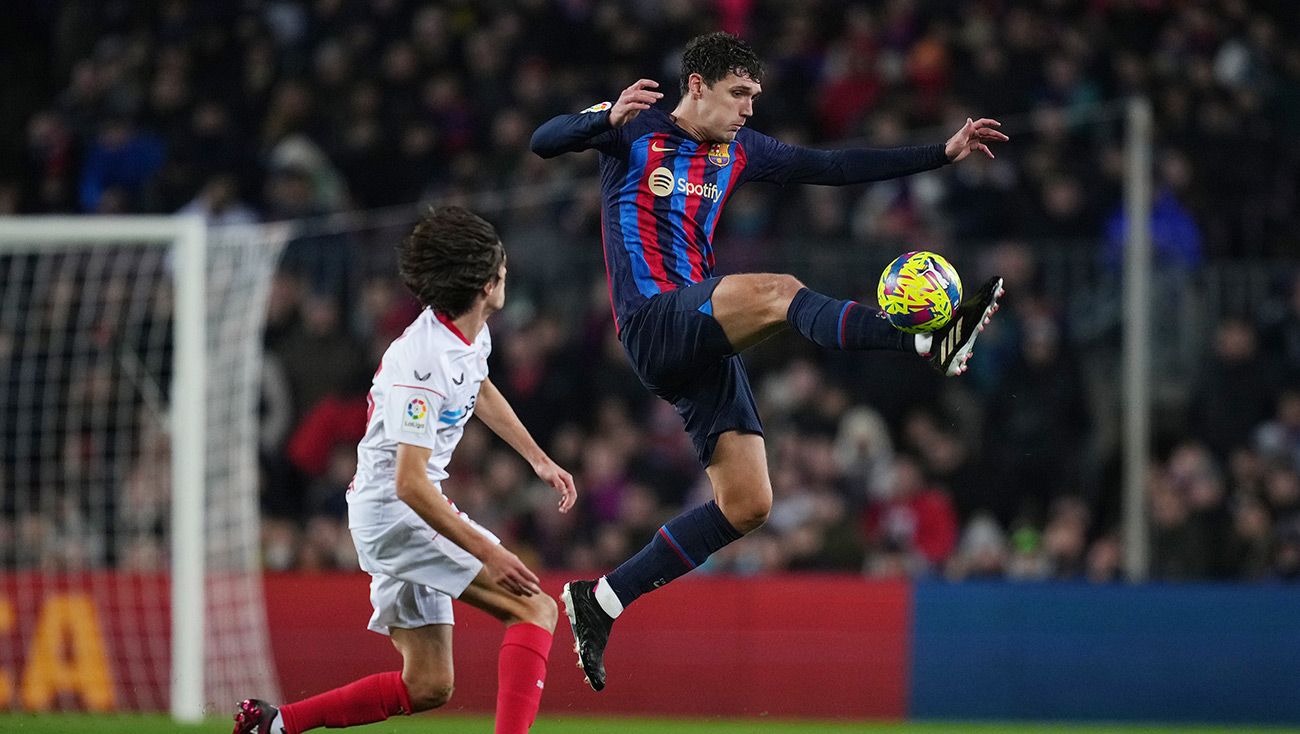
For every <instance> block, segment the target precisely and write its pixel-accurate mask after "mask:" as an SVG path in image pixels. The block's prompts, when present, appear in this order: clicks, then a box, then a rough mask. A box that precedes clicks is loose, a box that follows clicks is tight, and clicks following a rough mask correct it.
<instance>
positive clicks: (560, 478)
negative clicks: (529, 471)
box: [533, 457, 578, 512]
mask: <svg viewBox="0 0 1300 734" xmlns="http://www.w3.org/2000/svg"><path fill="white" fill-rule="evenodd" d="M533 471H534V472H536V473H537V478H538V479H541V480H542V481H543V482H546V483H547V484H549V485H551V488H552V489H554V490H555V491H556V492H559V493H560V512H568V511H569V508H571V507H573V503H574V502H576V501H577V500H578V488H577V487H575V486H574V485H573V475H572V474H570V473H569V472H567V471H565V470H564V469H561V468H560V465H559V464H556V463H555V462H554V461H551V459H550V457H547V458H545V459H543V460H542V461H539V462H537V464H535V465H534V466H533Z"/></svg>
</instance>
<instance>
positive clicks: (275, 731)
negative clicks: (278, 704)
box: [271, 711, 284, 734]
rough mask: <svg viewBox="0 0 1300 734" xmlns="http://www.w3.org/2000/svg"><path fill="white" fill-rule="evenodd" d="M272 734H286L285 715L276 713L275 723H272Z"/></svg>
mask: <svg viewBox="0 0 1300 734" xmlns="http://www.w3.org/2000/svg"><path fill="white" fill-rule="evenodd" d="M271 732H272V734H284V714H282V713H280V712H279V711H276V712H275V721H272V722H271Z"/></svg>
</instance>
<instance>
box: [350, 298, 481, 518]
mask: <svg viewBox="0 0 1300 734" xmlns="http://www.w3.org/2000/svg"><path fill="white" fill-rule="evenodd" d="M491 352H492V337H491V335H490V334H488V328H487V325H486V324H485V325H484V326H483V329H482V330H481V331H479V333H478V337H477V338H475V339H474V341H473V342H470V341H469V340H468V339H466V338H465V336H464V334H462V333H461V332H460V330H459V329H457V328H456V325H455V324H454V323H452V321H451V320H450V319H448V318H445V317H443V316H441V315H439V314H435V313H434V312H433V310H432V309H428V308H426V309H425V310H424V311H422V312H421V313H420V316H419V317H418V318H416V319H415V321H413V322H411V325H410V326H408V327H406V331H405V332H404V333H403V334H402V335H401V336H400V337H398V338H397V339H396V340H395V341H394V342H393V343H392V344H390V345H388V349H387V350H386V351H385V352H384V358H383V359H382V360H381V361H380V363H379V370H378V371H377V372H375V379H374V382H373V383H372V384H371V387H370V395H369V396H368V397H367V400H368V402H369V411H368V416H369V417H368V418H367V421H366V435H365V437H364V438H363V439H361V443H360V444H358V445H357V475H356V477H355V478H354V479H353V481H352V487H351V488H349V489H348V527H352V528H357V527H367V526H371V525H386V524H389V523H391V522H394V521H395V520H397V519H398V518H400V517H402V516H403V515H405V514H406V513H408V512H411V509H410V507H409V506H408V505H407V504H406V503H405V502H402V501H401V500H400V499H398V498H397V444H399V443H406V444H412V445H414V446H422V447H424V448H427V449H431V450H432V451H433V453H432V455H430V456H429V465H428V475H429V479H430V480H431V481H432V482H433V483H434V484H435V485H437V486H438V488H439V490H440V491H441V488H442V487H441V484H440V482H442V480H444V479H446V478H447V462H449V461H450V460H451V452H452V451H454V450H455V448H456V444H457V443H459V442H460V437H461V435H463V434H464V432H465V423H466V422H468V421H469V419H470V416H472V415H473V414H474V404H475V402H477V400H478V391H479V386H480V385H481V384H483V380H485V379H487V374H488V366H487V358H488V355H489V354H490V353H491Z"/></svg>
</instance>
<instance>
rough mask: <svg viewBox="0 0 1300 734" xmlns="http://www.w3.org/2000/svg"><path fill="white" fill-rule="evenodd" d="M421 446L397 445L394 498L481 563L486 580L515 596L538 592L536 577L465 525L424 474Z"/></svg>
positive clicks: (426, 462) (426, 453) (425, 455)
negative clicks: (395, 492)
mask: <svg viewBox="0 0 1300 734" xmlns="http://www.w3.org/2000/svg"><path fill="white" fill-rule="evenodd" d="M432 453H433V452H432V451H430V450H429V449H426V448H424V447H423V446H414V445H412V444H409V443H399V444H397V498H398V499H400V500H401V501H403V502H405V503H406V504H408V505H410V506H411V509H412V510H415V514H417V515H419V516H420V519H422V520H424V521H425V522H426V523H428V524H429V527H431V528H433V529H434V531H435V532H437V533H438V534H440V535H442V536H443V537H445V538H447V539H448V540H450V541H451V542H453V543H455V544H456V545H458V546H460V547H461V548H464V549H465V550H466V551H468V552H469V553H470V554H471V555H473V556H474V557H475V558H477V559H479V560H480V561H482V562H483V569H484V570H485V571H487V574H488V578H489V579H491V580H492V581H494V582H496V583H497V584H498V585H500V586H501V588H503V589H505V590H506V591H509V592H510V593H512V594H517V595H519V596H532V595H533V594H540V593H542V589H541V587H540V586H538V585H537V584H538V582H537V575H536V574H534V573H533V572H532V571H530V570H528V567H527V566H525V565H524V562H523V561H521V560H519V557H518V556H516V555H515V554H514V553H511V552H510V551H508V550H506V549H505V548H504V547H503V546H501V545H498V544H496V543H494V542H492V541H491V540H489V539H488V538H487V536H485V535H483V534H481V533H479V532H478V531H477V530H475V529H474V528H473V527H471V526H470V524H469V523H467V522H465V520H464V519H462V518H461V516H460V515H458V514H457V513H456V511H455V510H453V509H452V508H451V505H450V504H449V503H448V502H447V499H446V498H445V497H443V495H442V493H441V492H439V491H438V488H437V487H435V486H434V484H433V482H431V481H429V475H428V474H427V473H426V471H427V467H428V465H429V455H430V454H432Z"/></svg>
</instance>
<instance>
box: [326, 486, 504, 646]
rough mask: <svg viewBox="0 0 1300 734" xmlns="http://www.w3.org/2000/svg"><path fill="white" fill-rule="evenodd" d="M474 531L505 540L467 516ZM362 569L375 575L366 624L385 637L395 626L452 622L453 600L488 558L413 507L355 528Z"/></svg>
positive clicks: (411, 627)
mask: <svg viewBox="0 0 1300 734" xmlns="http://www.w3.org/2000/svg"><path fill="white" fill-rule="evenodd" d="M461 517H462V518H464V519H465V521H466V522H468V523H469V524H470V525H471V526H472V527H473V528H474V529H475V530H477V531H478V532H480V533H482V534H483V535H485V536H487V537H488V538H491V539H492V542H494V543H500V542H501V539H500V538H498V537H497V536H495V535H493V534H492V532H491V531H489V530H488V529H487V528H485V527H483V526H482V525H479V524H478V523H476V522H474V521H473V520H471V519H469V517H467V516H466V515H464V514H462V515H461ZM352 542H353V543H354V544H356V546H357V560H358V561H359V562H360V564H361V569H362V570H363V571H365V572H367V573H369V574H370V605H371V606H373V607H374V608H375V613H374V614H372V615H371V616H370V623H369V624H368V625H367V627H368V628H369V629H371V630H374V631H375V632H378V633H379V634H381V635H387V634H389V628H390V627H398V628H400V629H415V628H416V627H423V626H425V625H429V624H452V623H453V621H454V618H453V616H452V611H451V600H452V599H454V598H456V597H458V596H460V595H461V593H462V592H464V591H465V589H466V588H468V587H469V585H470V582H472V581H473V580H474V577H475V576H477V575H478V572H479V571H480V570H481V569H482V568H483V562H482V561H480V560H479V559H477V558H475V557H474V556H473V555H471V554H470V553H469V552H468V551H466V550H465V549H464V548H461V547H460V546H458V545H456V544H455V543H453V542H451V541H450V540H448V539H447V538H445V537H443V536H441V535H439V534H438V533H436V532H434V530H433V528H431V527H429V524H428V523H426V522H425V521H424V520H423V519H421V518H420V516H419V515H417V514H415V512H414V511H410V512H406V513H403V515H402V516H401V517H400V518H398V519H397V520H396V521H394V522H393V523H392V524H389V525H370V526H366V527H360V528H352Z"/></svg>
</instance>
